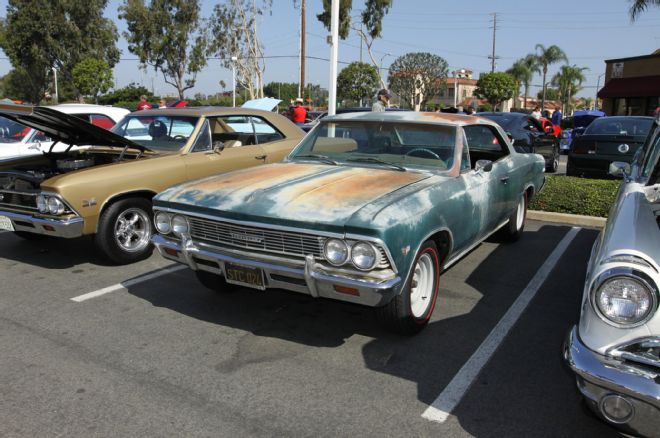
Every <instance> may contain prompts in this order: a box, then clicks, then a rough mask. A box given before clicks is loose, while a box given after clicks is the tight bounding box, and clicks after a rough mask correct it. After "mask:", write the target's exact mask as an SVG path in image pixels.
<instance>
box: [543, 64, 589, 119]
mask: <svg viewBox="0 0 660 438" xmlns="http://www.w3.org/2000/svg"><path fill="white" fill-rule="evenodd" d="M585 70H589V68H588V67H578V66H577V65H562V66H561V68H560V69H559V72H557V73H556V74H555V75H554V76H553V77H552V85H554V86H556V87H558V88H559V94H560V96H561V97H562V99H561V100H562V102H563V103H564V113H569V112H571V102H572V99H573V96H574V95H575V94H576V93H577V92H579V91H580V89H581V88H580V85H582V83H583V82H584V81H585V80H586V79H587V78H586V77H585V76H584V73H583V72H584V71H585Z"/></svg>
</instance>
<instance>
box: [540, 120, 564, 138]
mask: <svg viewBox="0 0 660 438" xmlns="http://www.w3.org/2000/svg"><path fill="white" fill-rule="evenodd" d="M539 122H541V126H543V132H547V133H548V134H552V135H553V136H554V137H557V138H559V136H560V135H561V127H559V126H558V125H553V124H552V122H551V121H550V120H549V119H546V118H545V117H541V118H539Z"/></svg>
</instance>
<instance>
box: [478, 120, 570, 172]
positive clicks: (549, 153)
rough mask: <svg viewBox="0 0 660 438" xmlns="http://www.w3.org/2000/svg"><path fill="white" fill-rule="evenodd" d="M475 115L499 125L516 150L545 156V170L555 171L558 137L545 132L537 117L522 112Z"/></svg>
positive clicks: (557, 158) (557, 156)
mask: <svg viewBox="0 0 660 438" xmlns="http://www.w3.org/2000/svg"><path fill="white" fill-rule="evenodd" d="M476 115H477V116H480V117H485V118H487V119H490V120H492V121H493V122H495V123H497V124H498V125H500V126H501V127H502V129H504V130H505V131H506V133H507V135H508V136H509V138H511V139H512V141H513V147H514V148H515V149H516V150H517V151H518V152H522V153H534V154H540V155H542V156H543V158H545V167H546V171H548V172H556V171H557V168H558V167H559V139H558V138H557V137H555V136H554V135H553V133H552V132H546V131H545V130H544V129H543V126H542V125H541V122H539V121H538V120H537V119H535V118H534V117H532V116H531V115H529V114H523V113H498V112H484V113H477V114H476Z"/></svg>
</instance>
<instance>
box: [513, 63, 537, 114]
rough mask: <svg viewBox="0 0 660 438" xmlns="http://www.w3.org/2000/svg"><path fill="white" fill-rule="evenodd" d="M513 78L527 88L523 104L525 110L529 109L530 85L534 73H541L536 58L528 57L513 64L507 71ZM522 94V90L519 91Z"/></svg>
mask: <svg viewBox="0 0 660 438" xmlns="http://www.w3.org/2000/svg"><path fill="white" fill-rule="evenodd" d="M506 72H507V73H509V74H510V75H511V76H513V77H514V78H516V81H518V84H522V85H524V86H525V100H524V103H523V108H527V96H528V95H529V84H530V82H532V78H533V77H534V73H540V70H539V65H538V63H537V60H536V56H534V55H531V54H530V55H527V56H526V57H524V58H521V59H519V60H517V61H516V62H514V63H513V65H512V66H511V68H510V69H508V70H507V71H506ZM518 94H520V90H518Z"/></svg>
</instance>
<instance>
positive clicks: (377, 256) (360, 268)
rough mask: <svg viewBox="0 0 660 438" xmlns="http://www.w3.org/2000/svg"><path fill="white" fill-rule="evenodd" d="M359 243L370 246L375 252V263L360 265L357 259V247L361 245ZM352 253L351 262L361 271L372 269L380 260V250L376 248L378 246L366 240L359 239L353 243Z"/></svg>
mask: <svg viewBox="0 0 660 438" xmlns="http://www.w3.org/2000/svg"><path fill="white" fill-rule="evenodd" d="M359 245H365V246H368V247H369V248H370V249H371V250H372V251H373V253H374V257H373V259H374V260H373V263H372V264H371V265H370V266H369V267H362V266H360V265H358V264H357V263H356V261H355V247H356V246H359ZM350 254H351V257H350V260H351V264H352V265H353V266H354V267H355V268H356V269H359V270H360V271H371V270H373V269H374V268H375V267H376V266H378V263H379V262H380V251H379V250H378V248H376V246H375V245H374V244H373V243H371V242H366V241H364V240H360V241H357V242H355V243H353V244H352V245H350Z"/></svg>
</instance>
